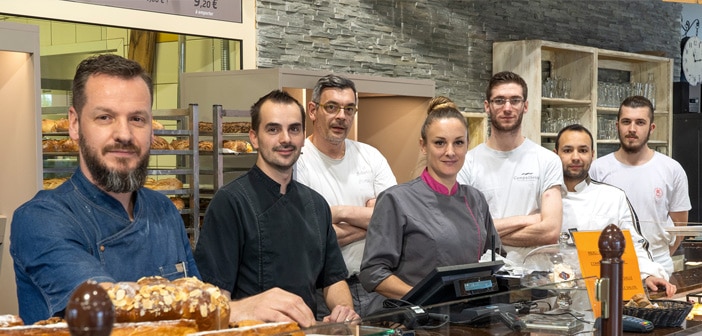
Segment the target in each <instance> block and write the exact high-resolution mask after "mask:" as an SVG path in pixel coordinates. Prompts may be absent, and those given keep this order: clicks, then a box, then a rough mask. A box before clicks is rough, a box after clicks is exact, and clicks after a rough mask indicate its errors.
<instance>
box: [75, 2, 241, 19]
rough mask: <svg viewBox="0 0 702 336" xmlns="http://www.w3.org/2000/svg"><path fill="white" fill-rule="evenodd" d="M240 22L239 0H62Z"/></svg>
mask: <svg viewBox="0 0 702 336" xmlns="http://www.w3.org/2000/svg"><path fill="white" fill-rule="evenodd" d="M64 1H72V2H80V3H87V4H93V5H103V6H110V7H119V8H128V9H136V10H144V11H149V12H157V13H164V14H174V15H183V16H192V17H198V18H204V19H212V20H220V21H229V22H237V23H241V0H130V1H124V0H64Z"/></svg>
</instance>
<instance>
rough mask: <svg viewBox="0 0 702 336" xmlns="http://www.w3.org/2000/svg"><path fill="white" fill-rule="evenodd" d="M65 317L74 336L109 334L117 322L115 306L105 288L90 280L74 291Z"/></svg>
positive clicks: (101, 335)
mask: <svg viewBox="0 0 702 336" xmlns="http://www.w3.org/2000/svg"><path fill="white" fill-rule="evenodd" d="M65 319H66V323H67V324H68V330H69V331H70V332H71V335H73V336H78V335H81V336H83V335H84V336H88V335H90V336H103V335H104V336H109V335H110V333H111V332H112V326H113V325H114V323H115V307H114V306H113V305H112V300H110V297H109V296H108V295H107V292H106V291H105V289H103V288H102V287H100V285H98V283H97V282H95V281H93V280H88V281H86V282H84V283H82V284H80V286H78V288H76V290H75V291H73V294H72V295H71V298H70V299H69V300H68V304H67V305H66V316H65Z"/></svg>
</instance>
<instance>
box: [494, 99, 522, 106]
mask: <svg viewBox="0 0 702 336" xmlns="http://www.w3.org/2000/svg"><path fill="white" fill-rule="evenodd" d="M490 102H491V103H492V104H493V105H495V106H504V105H505V104H507V102H509V103H510V104H512V106H515V107H518V106H521V105H522V103H523V102H524V99H522V98H509V99H506V98H495V99H493V100H491V101H490Z"/></svg>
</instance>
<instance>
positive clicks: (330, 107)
mask: <svg viewBox="0 0 702 336" xmlns="http://www.w3.org/2000/svg"><path fill="white" fill-rule="evenodd" d="M315 104H317V105H318V106H321V107H322V108H323V109H324V111H326V112H327V113H329V114H337V113H339V111H340V110H344V114H346V115H347V116H349V117H350V116H352V115H354V114H355V113H356V111H358V107H356V106H344V107H341V105H339V104H334V103H329V104H324V105H320V104H319V103H315Z"/></svg>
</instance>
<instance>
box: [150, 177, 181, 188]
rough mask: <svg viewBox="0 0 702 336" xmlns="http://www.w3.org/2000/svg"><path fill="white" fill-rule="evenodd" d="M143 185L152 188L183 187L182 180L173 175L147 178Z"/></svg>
mask: <svg viewBox="0 0 702 336" xmlns="http://www.w3.org/2000/svg"><path fill="white" fill-rule="evenodd" d="M144 187H146V188H149V189H152V190H178V189H183V182H181V181H180V180H179V179H177V178H174V177H169V178H165V179H160V180H154V179H153V178H147V179H146V183H145V184H144Z"/></svg>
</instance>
